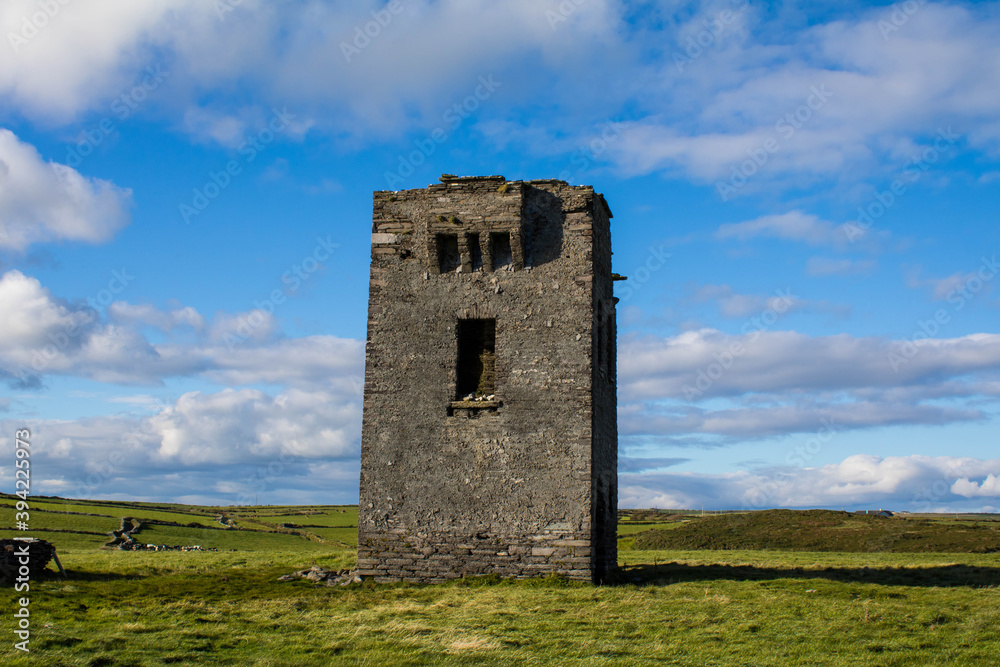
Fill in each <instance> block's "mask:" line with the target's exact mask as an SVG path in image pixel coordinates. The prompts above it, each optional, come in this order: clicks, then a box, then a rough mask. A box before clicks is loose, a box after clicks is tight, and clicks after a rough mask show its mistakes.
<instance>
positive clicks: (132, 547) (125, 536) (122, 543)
mask: <svg viewBox="0 0 1000 667" xmlns="http://www.w3.org/2000/svg"><path fill="white" fill-rule="evenodd" d="M141 530H142V521H140V520H139V519H135V518H133V517H130V516H123V517H122V525H121V528H119V529H118V530H113V531H111V532H110V533H109V535H111V537H112V538H113V539H112V540H111V541H110V542H108V543H107V544H105V545H104V546H105V547H116V548H117V549H118V550H119V551H218V549H216V548H215V547H210V548H208V549H205V548H203V547H202V546H201V545H200V544H193V545H190V546H181V545H179V544H175V545H173V546H170V545H166V544H146V543H144V542H140V541H139V540H137V539H135V538H134V537H132V536H133V535H135V534H136V533H138V532H139V531H141ZM234 551H235V550H234Z"/></svg>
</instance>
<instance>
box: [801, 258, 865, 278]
mask: <svg viewBox="0 0 1000 667" xmlns="http://www.w3.org/2000/svg"><path fill="white" fill-rule="evenodd" d="M875 268H876V263H875V261H874V260H857V259H846V258H845V259H832V258H829V257H810V258H809V259H808V261H807V262H806V273H807V274H809V275H810V276H857V275H869V274H871V273H872V272H873V271H874V270H875Z"/></svg>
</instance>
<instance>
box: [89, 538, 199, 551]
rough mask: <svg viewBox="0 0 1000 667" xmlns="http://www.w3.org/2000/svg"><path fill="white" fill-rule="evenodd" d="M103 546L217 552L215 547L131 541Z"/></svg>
mask: <svg viewBox="0 0 1000 667" xmlns="http://www.w3.org/2000/svg"><path fill="white" fill-rule="evenodd" d="M105 546H109V547H110V546H116V547H118V549H119V550H121V551H218V549H216V548H215V547H208V548H207V549H206V548H205V547H202V546H201V545H200V544H193V545H190V546H181V545H179V544H173V545H170V544H143V543H142V542H137V541H136V540H134V539H133V540H132V541H131V542H117V543H116V542H114V541H112V542H109V543H108V544H106V545H105Z"/></svg>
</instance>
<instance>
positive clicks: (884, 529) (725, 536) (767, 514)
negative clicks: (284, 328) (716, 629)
mask: <svg viewBox="0 0 1000 667" xmlns="http://www.w3.org/2000/svg"><path fill="white" fill-rule="evenodd" d="M675 516H676V520H675V521H673V522H672V523H671V524H670V526H669V527H668V528H654V529H649V530H645V531H643V532H640V533H638V534H636V536H635V541H634V543H633V545H632V546H633V548H635V549H642V550H650V549H654V550H664V549H681V550H701V549H712V550H717V549H751V550H759V549H773V550H779V551H832V552H842V553H868V552H886V553H926V552H934V553H995V552H1000V521H996V520H994V518H992V517H988V516H984V517H983V518H981V519H965V520H961V519H950V518H948V517H943V518H940V517H938V518H925V517H920V516H917V517H905V518H904V517H901V516H899V515H897V516H894V517H881V516H876V515H874V514H869V515H864V514H861V515H859V514H850V513H847V512H835V511H830V510H805V511H798V510H797V511H793V510H766V511H760V512H746V513H740V514H722V515H715V516H707V517H703V518H692V517H683V516H679V515H675Z"/></svg>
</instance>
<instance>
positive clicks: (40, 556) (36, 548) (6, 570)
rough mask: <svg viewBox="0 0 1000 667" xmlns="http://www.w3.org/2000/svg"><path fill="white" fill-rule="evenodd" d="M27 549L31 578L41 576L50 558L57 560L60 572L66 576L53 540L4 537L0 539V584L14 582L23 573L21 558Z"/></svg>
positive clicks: (4, 584)
mask: <svg viewBox="0 0 1000 667" xmlns="http://www.w3.org/2000/svg"><path fill="white" fill-rule="evenodd" d="M25 550H27V552H28V563H27V566H28V576H29V577H30V578H31V579H39V578H41V576H42V573H43V572H45V570H46V567H47V566H48V564H49V561H50V560H55V562H56V567H58V568H59V572H61V573H62V575H63V576H64V577H65V576H66V573H65V572H64V571H63V567H62V564H61V563H59V556H57V555H56V547H55V545H54V544H52V543H51V542H47V541H45V540H37V539H34V538H20V539H17V538H14V539H3V540H0V585H2V586H6V585H8V584H13V583H14V581H15V579H16V578H17V577H18V576H19V575H20V574H21V566H22V562H21V559H22V558H23V557H24V556H23V555H21V554H23V552H24V551H25Z"/></svg>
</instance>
